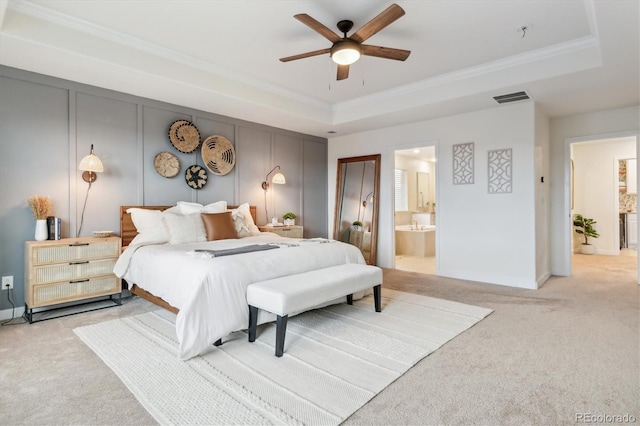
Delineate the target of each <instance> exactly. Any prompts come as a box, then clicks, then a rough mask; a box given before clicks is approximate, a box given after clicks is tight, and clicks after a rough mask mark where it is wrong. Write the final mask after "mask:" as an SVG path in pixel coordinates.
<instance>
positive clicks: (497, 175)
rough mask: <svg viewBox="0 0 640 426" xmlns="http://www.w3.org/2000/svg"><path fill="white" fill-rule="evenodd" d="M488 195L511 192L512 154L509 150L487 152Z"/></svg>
mask: <svg viewBox="0 0 640 426" xmlns="http://www.w3.org/2000/svg"><path fill="white" fill-rule="evenodd" d="M488 167H489V194H504V193H509V192H511V187H512V170H511V167H512V152H511V148H505V149H494V150H491V151H488Z"/></svg>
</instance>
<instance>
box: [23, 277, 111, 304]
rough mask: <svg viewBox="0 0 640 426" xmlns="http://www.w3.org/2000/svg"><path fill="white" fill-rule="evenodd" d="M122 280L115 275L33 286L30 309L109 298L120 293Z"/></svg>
mask: <svg viewBox="0 0 640 426" xmlns="http://www.w3.org/2000/svg"><path fill="white" fill-rule="evenodd" d="M120 291H121V284H120V279H119V278H117V277H116V276H115V275H110V276H103V277H96V278H84V279H79V280H71V281H66V282H59V283H52V284H43V285H35V286H33V293H32V294H31V299H32V300H28V301H27V304H28V305H29V307H30V308H37V307H40V306H48V305H54V304H57V303H64V302H70V301H75V300H80V299H89V298H92V297H99V296H107V295H110V294H116V293H120Z"/></svg>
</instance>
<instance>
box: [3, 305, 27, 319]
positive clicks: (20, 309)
mask: <svg viewBox="0 0 640 426" xmlns="http://www.w3.org/2000/svg"><path fill="white" fill-rule="evenodd" d="M12 313H13V318H14V319H20V318H22V314H23V313H24V306H16V308H15V310H13V309H3V310H1V311H0V321H3V322H4V321H6V320H8V319H11V314H12Z"/></svg>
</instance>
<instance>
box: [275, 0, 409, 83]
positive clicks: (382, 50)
mask: <svg viewBox="0 0 640 426" xmlns="http://www.w3.org/2000/svg"><path fill="white" fill-rule="evenodd" d="M403 15H404V9H402V8H401V7H400V6H398V5H397V4H395V3H394V4H392V5H391V6H389V7H388V8H386V9H385V10H384V11H382V12H381V13H380V14H379V15H378V16H376V17H375V18H373V19H372V20H371V21H369V22H367V23H366V24H365V25H363V26H362V27H361V28H360V29H359V30H358V31H356V32H355V33H353V34H352V35H351V36H349V37H347V33H348V32H349V31H351V29H352V28H353V22H352V21H349V20H343V21H340V22H338V25H337V26H338V30H340V32H341V33H342V34H343V37H340V36H339V35H337V34H336V33H334V32H333V31H331V30H330V29H329V28H327V27H326V26H324V25H323V24H321V23H320V22H318V21H316V20H315V19H313V18H312V17H311V16H309V15H307V14H306V13H300V14H298V15H295V16H294V18H296V19H297V20H298V21H300V22H302V23H303V24H305V25H307V26H308V27H309V28H311V29H312V30H314V31H315V32H317V33H318V34H320V35H321V36H323V37H324V38H326V39H327V40H329V41H330V42H332V43H333V45H332V46H331V47H330V48H326V49H320V50H314V51H313V52H306V53H301V54H299V55H293V56H287V57H286V58H280V61H282V62H289V61H295V60H296V59H303V58H309V57H311V56H318V55H324V54H325V53H329V55H330V56H331V59H332V60H333V62H335V63H336V64H338V76H337V79H338V80H344V79H346V78H347V77H349V65H351V64H353V63H354V62H356V61H357V60H358V59H360V55H366V56H375V57H378V58H384V59H394V60H396V61H404V60H405V59H407V58H408V57H409V54H410V53H411V51H410V50H402V49H394V48H391V47H382V46H372V45H369V44H363V43H364V42H365V41H366V40H367V39H368V38H369V37H371V36H373V35H374V34H376V33H377V32H379V31H380V30H382V29H383V28H385V27H386V26H388V25H389V24H391V23H393V22H394V21H396V20H397V19H398V18H400V17H402V16H403Z"/></svg>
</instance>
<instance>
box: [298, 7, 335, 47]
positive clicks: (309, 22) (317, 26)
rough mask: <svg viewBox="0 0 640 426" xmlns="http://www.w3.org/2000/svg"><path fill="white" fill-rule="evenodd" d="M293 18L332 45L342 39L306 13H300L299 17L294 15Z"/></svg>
mask: <svg viewBox="0 0 640 426" xmlns="http://www.w3.org/2000/svg"><path fill="white" fill-rule="evenodd" d="M293 17H294V18H296V19H297V20H298V21H300V22H302V23H303V24H305V25H306V26H308V27H309V28H311V29H312V30H313V31H315V32H317V33H318V34H320V35H321V36H323V37H324V38H326V39H327V40H329V41H330V42H332V43H335V42H336V41H338V40H340V39H341V37H340V36H339V35H338V34H336V33H334V32H333V31H331V30H330V29H329V28H327V27H325V26H324V25H323V24H321V23H320V22H318V21H316V20H315V19H313V18H312V17H311V16H309V15H307V14H306V13H299V14H298V15H294V16H293Z"/></svg>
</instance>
